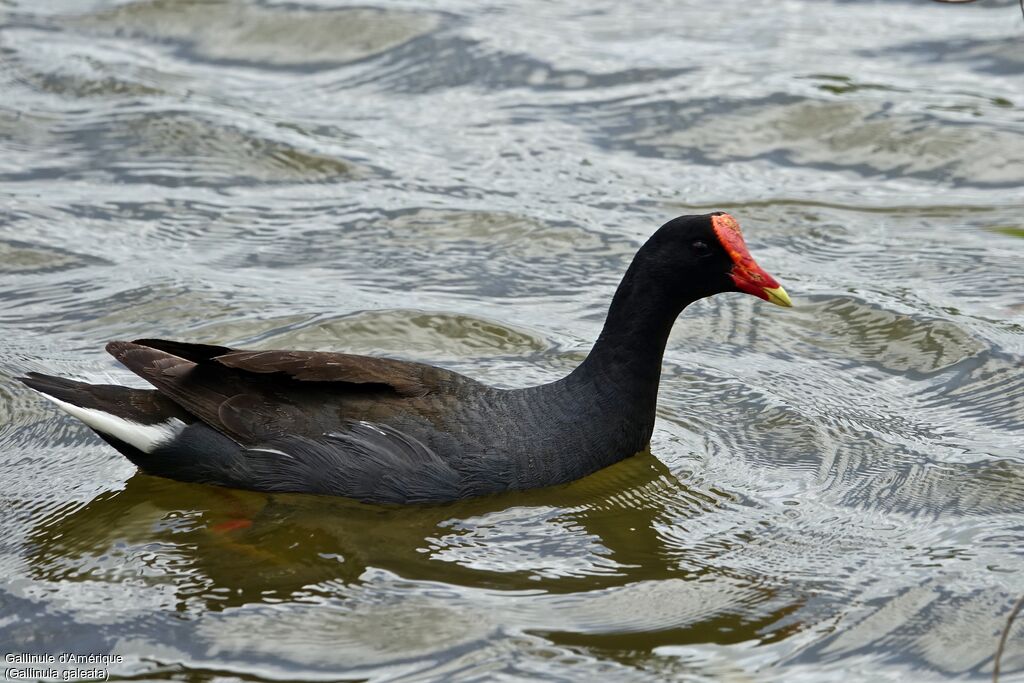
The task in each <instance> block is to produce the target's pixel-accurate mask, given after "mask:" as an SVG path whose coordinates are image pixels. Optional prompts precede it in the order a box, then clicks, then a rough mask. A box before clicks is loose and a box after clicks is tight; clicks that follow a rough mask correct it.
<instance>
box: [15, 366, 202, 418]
mask: <svg viewBox="0 0 1024 683" xmlns="http://www.w3.org/2000/svg"><path fill="white" fill-rule="evenodd" d="M16 379H18V381H20V382H21V383H22V384H24V385H25V386H28V387H30V388H32V389H35V390H36V391H38V392H41V393H44V394H46V395H47V396H52V397H54V398H55V399H58V400H60V401H64V402H65V403H70V404H71V405H75V406H79V407H81V408H89V409H91V410H99V411H101V412H104V413H108V414H110V415H114V416H117V417H122V418H125V419H128V420H131V421H132V422H136V423H138V424H144V425H145V424H159V423H162V422H166V421H167V420H169V419H171V418H172V417H175V418H178V419H179V420H181V421H183V422H186V423H189V422H192V421H193V420H194V418H193V417H192V416H191V415H189V414H188V413H187V412H185V411H184V410H182V409H181V408H179V407H178V406H177V404H175V403H174V401H171V400H170V399H168V398H166V397H164V396H161V395H160V392H158V391H153V390H152V389H133V388H131V387H122V386H117V385H115V384H87V383H85V382H76V381H75V380H71V379H65V378H63V377H53V376H51V375H44V374H42V373H39V372H30V373H28V374H26V375H25V376H24V377H18V378H16Z"/></svg>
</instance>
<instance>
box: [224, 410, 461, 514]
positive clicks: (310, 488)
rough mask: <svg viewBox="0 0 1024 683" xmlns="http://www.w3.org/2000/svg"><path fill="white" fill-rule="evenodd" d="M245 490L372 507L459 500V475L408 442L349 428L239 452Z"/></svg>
mask: <svg viewBox="0 0 1024 683" xmlns="http://www.w3.org/2000/svg"><path fill="white" fill-rule="evenodd" d="M243 461H244V465H243V467H244V468H245V469H247V470H248V476H249V477H250V478H251V479H250V482H249V486H248V487H247V488H255V489H258V490H261V491H268V490H271V491H282V492H284V491H293V492H294V491H305V492H310V493H322V494H328V495H342V496H346V497H349V498H354V499H356V500H362V501H367V502H378V503H428V502H439V501H444V500H452V499H454V498H458V497H459V493H460V488H459V484H460V480H461V475H460V474H459V472H457V471H456V470H455V469H454V468H453V467H452V466H451V465H450V464H449V463H448V462H446V461H445V460H444V459H443V458H441V457H440V456H439V455H438V454H437V453H435V452H434V451H433V450H431V449H430V448H428V447H427V446H426V445H424V444H423V443H422V442H420V441H418V440H417V439H415V438H414V437H412V436H410V435H408V434H405V433H403V432H401V431H399V430H397V429H394V428H392V427H388V426H386V425H380V424H371V423H369V422H355V423H350V424H348V425H346V426H345V427H344V428H342V429H340V430H339V431H336V432H331V433H330V434H324V435H322V436H319V437H315V438H312V437H304V436H295V435H285V436H282V437H281V438H279V439H275V440H271V441H268V442H267V443H266V445H264V446H261V447H259V448H251V449H247V450H246V451H245V452H244V457H243Z"/></svg>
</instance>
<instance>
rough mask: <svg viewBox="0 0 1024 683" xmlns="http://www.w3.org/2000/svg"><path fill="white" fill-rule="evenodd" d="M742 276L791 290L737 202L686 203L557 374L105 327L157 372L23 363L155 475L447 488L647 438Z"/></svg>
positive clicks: (472, 489) (565, 466) (744, 283)
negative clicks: (683, 328)
mask: <svg viewBox="0 0 1024 683" xmlns="http://www.w3.org/2000/svg"><path fill="white" fill-rule="evenodd" d="M736 291H739V292H747V293H748V294H753V295H754V296H758V297H760V298H762V299H765V300H766V301H769V302H771V303H774V304H778V305H780V306H789V305H790V301H789V297H788V296H787V295H786V292H785V290H783V289H782V287H781V286H779V284H778V283H777V282H776V281H775V280H774V279H773V278H772V277H771V276H770V275H768V273H766V272H765V271H764V270H762V269H761V267H760V266H758V265H757V263H755V262H754V259H753V258H752V257H751V256H750V252H749V251H748V250H747V247H746V245H745V244H744V242H743V237H742V235H741V233H740V228H739V225H738V224H737V223H736V221H735V219H733V218H732V217H731V216H729V215H728V214H725V213H713V214H708V215H703V216H682V217H680V218H676V219H674V220H671V221H669V222H668V223H666V224H665V225H663V226H662V227H661V228H660V229H659V230H658V231H657V232H656V233H654V235H653V236H652V237H651V238H650V239H649V240H648V241H647V243H646V244H644V246H643V247H641V248H640V251H638V252H637V254H636V256H635V257H634V258H633V262H632V263H631V264H630V266H629V269H628V270H627V271H626V275H625V276H624V277H623V278H622V282H621V283H620V284H619V287H618V289H617V290H616V292H615V296H614V297H613V298H612V303H611V306H610V308H609V310H608V317H607V319H606V321H605V324H604V329H603V330H602V331H601V335H600V337H598V339H597V343H595V344H594V348H593V349H592V350H591V352H590V354H589V355H588V356H587V358H586V360H584V361H583V362H582V363H581V364H580V365H579V367H577V368H576V369H575V370H573V371H572V372H571V373H570V374H569V375H568V376H567V377H564V378H563V379H560V380H558V381H556V382H552V383H550V384H543V385H540V386H534V387H526V388H523V389H497V388H494V387H490V386H487V385H485V384H481V383H480V382H477V381H476V380H473V379H471V378H469V377H466V376H465V375H460V374H459V373H456V372H452V371H451V370H445V369H443V368H438V367H433V366H430V365H423V364H420V363H412V362H408V361H401V360H392V359H388V358H375V357H369V356H354V355H349V354H344V353H326V352H320V351H242V350H236V349H230V348H227V347H225V346H212V345H207V344H190V343H186V342H176V341H166V340H162V339H140V340H138V341H134V342H123V341H115V342H110V343H109V344H107V351H108V352H110V353H111V354H112V355H113V356H114V357H115V358H117V360H119V361H120V362H121V363H123V364H124V365H126V366H127V367H128V368H129V369H130V370H132V371H133V372H135V373H136V374H138V375H139V376H141V377H142V378H143V379H145V380H146V381H147V382H149V383H150V384H152V385H153V386H154V387H155V389H133V388H129V387H122V386H116V385H99V384H86V383H83V382H76V381H72V380H68V379H63V378H60V377H51V376H48V375H43V374H39V373H34V372H33V373H29V374H28V376H26V377H22V378H19V379H21V381H22V382H24V383H25V384H27V385H28V386H29V387H31V388H33V389H35V390H36V391H39V392H41V393H42V394H43V395H44V396H45V397H46V398H48V399H50V400H51V401H53V402H54V403H56V404H57V405H58V406H60V407H61V408H62V409H63V410H64V411H66V412H68V413H70V414H71V415H73V416H75V417H77V418H78V419H80V420H81V421H82V422H84V423H85V424H86V425H88V426H89V427H90V428H92V429H93V431H95V432H96V433H97V434H99V436H100V437H101V438H102V439H103V440H104V441H106V442H107V443H109V444H110V445H111V446H113V447H114V448H116V449H117V450H118V451H120V452H121V453H122V454H123V455H124V456H125V457H127V458H128V459H129V460H131V461H132V462H133V463H135V464H136V465H137V466H138V467H139V468H140V469H142V470H143V471H144V472H147V473H149V474H153V475H157V476H162V477H170V478H171V479H178V480H181V481H192V482H204V483H209V484H219V485H221V486H231V487H236V488H244V489H254V490H257V491H277V492H285V491H288V492H303V493H318V494H328V495H336V496H347V497H350V498H355V499H358V500H362V501H366V502H374V503H431V502H441V501H448V500H454V499H457V498H468V497H471V496H481V495H485V494H491V493H497V492H501V491H509V490H517V489H529V488H535V487H540V486H549V485H552V484H561V483H565V482H568V481H572V480H574V479H577V478H579V477H582V476H585V475H587V474H590V473H591V472H594V471H596V470H598V469H600V468H602V467H605V466H607V465H610V464H612V463H614V462H617V461H619V460H622V459H623V458H626V457H629V456H631V455H633V454H635V453H637V452H640V451H643V450H644V449H646V448H647V446H648V443H649V441H650V438H651V432H652V431H653V429H654V413H655V404H656V402H657V397H658V382H659V379H660V377H661V359H662V354H663V352H664V349H665V342H666V340H667V339H668V335H669V331H670V330H671V329H672V324H673V322H674V321H675V319H676V317H677V316H678V315H679V313H680V312H681V311H682V310H683V309H684V308H685V307H686V306H687V305H689V304H691V303H693V302H694V301H696V300H697V299H701V298H703V297H706V296H711V295H712V294H719V293H721V292H736Z"/></svg>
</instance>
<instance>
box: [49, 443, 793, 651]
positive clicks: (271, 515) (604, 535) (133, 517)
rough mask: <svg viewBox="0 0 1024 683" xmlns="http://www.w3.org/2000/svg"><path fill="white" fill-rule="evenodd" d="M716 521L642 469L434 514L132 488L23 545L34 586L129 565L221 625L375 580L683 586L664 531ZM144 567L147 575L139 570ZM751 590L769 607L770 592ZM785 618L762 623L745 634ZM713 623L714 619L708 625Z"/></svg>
mask: <svg viewBox="0 0 1024 683" xmlns="http://www.w3.org/2000/svg"><path fill="white" fill-rule="evenodd" d="M713 512H714V504H713V500H711V499H709V498H708V497H707V496H706V495H704V494H702V493H700V492H697V491H695V490H692V489H691V488H690V487H687V486H686V485H685V484H684V483H682V482H680V481H679V480H678V479H677V478H676V477H675V476H673V475H672V473H671V472H670V471H669V470H668V469H667V468H666V467H665V466H664V465H663V464H662V463H661V462H659V461H658V460H657V459H656V458H654V457H653V456H651V455H650V454H649V453H642V454H639V455H637V456H636V457H633V458H629V459H627V460H625V461H623V462H621V463H618V464H617V465H615V466H613V467H610V468H607V469H605V470H602V471H601V472H598V473H597V474H595V475H592V476H590V477H587V478H584V479H582V480H580V481H577V482H573V483H572V484H569V485H566V486H561V487H556V488H551V489H542V490H538V491H532V492H527V493H515V494H507V495H501V496H493V497H488V498H483V499H475V500H470V501H462V502H456V503H451V504H447V505H441V506H433V507H382V506H371V505H365V504H361V503H357V502H353V501H348V500H345V499H340V498H333V497H320V496H310V495H301V494H286V495H280V494H264V493H253V492H248V491H239V490H233V489H225V488H219V487H212V486H203V485H196V484H183V483H180V482H175V481H170V480H166V479H160V478H156V477H150V476H147V475H144V474H136V475H135V476H133V477H132V478H131V479H129V480H128V481H127V482H126V484H125V488H124V489H123V490H121V491H117V492H108V493H104V494H101V495H99V496H97V497H96V498H94V499H93V500H92V501H90V502H89V503H88V504H86V505H85V506H83V507H80V508H78V509H75V510H73V511H70V512H68V511H67V510H66V509H65V510H62V511H57V512H54V513H52V514H51V515H50V516H49V517H48V518H46V519H44V520H42V521H41V522H40V523H39V524H37V525H36V527H35V528H34V529H33V531H32V533H31V535H30V539H29V541H30V549H29V557H30V561H31V570H32V572H33V574H34V575H35V577H36V578H37V579H40V580H51V581H57V580H78V581H86V580H97V579H101V580H110V579H111V576H112V575H111V570H110V569H109V567H108V566H106V567H101V566H102V565H104V562H103V560H104V559H107V560H108V562H107V563H106V564H107V565H109V558H111V557H123V558H133V559H132V560H131V561H127V560H126V561H125V563H123V565H122V567H121V570H120V571H122V572H125V573H126V574H130V575H131V576H132V577H133V578H135V579H138V577H139V575H140V574H141V575H142V580H144V581H149V582H152V583H154V584H157V583H159V584H166V583H168V582H173V583H174V584H175V585H176V587H177V593H176V594H177V595H178V596H179V599H180V601H181V604H180V605H179V609H185V603H186V602H187V601H188V602H189V604H190V605H192V608H195V605H196V603H195V601H196V600H197V599H198V600H200V601H201V602H202V605H203V607H202V609H206V610H210V611H218V610H223V609H226V608H230V607H236V606H241V605H244V604H249V603H258V602H265V603H272V602H288V601H296V600H308V599H310V598H313V597H316V596H318V595H323V596H337V595H339V594H344V593H345V592H346V590H347V589H349V588H351V587H354V586H358V585H359V584H360V583H362V582H364V581H366V580H367V578H366V577H367V572H368V571H371V570H375V569H376V570H385V571H388V572H391V573H393V574H395V575H397V576H399V577H402V578H405V579H409V580H414V581H436V582H442V583H444V584H448V585H457V586H464V587H468V588H484V589H488V590H503V591H523V590H529V591H539V592H543V593H546V594H567V593H574V592H586V591H595V590H600V589H604V588H612V587H615V586H623V585H626V584H631V583H636V582H640V581H645V580H659V579H670V578H671V579H680V578H686V575H685V574H683V573H681V572H680V571H679V569H678V566H677V565H678V557H677V553H678V549H675V552H673V549H672V548H670V547H669V546H668V545H667V544H666V541H665V539H663V538H662V537H661V536H660V535H659V533H658V528H659V525H665V524H670V523H674V524H679V523H680V522H681V521H682V520H685V519H686V518H690V517H694V516H697V515H703V514H712V513H713ZM537 524H540V525H544V526H545V531H544V533H543V535H542V536H541V537H540V538H539V539H538V540H537V547H539V548H540V549H539V550H536V548H535V549H534V551H529V550H528V551H526V552H521V546H520V545H519V541H521V540H522V539H524V538H526V537H530V536H531V534H534V533H535V532H536V529H535V528H532V527H531V525H537ZM496 529H497V532H495V533H490V534H488V533H482V531H481V530H490V531H491V532H494V531H495V530H496ZM510 537H511V538H512V539H513V543H512V546H513V547H512V549H511V550H510V549H509V548H508V547H507V546H508V544H509V538H510ZM527 540H529V539H528V538H527ZM140 557H141V558H142V559H139V558H140ZM503 558H505V559H511V560H513V561H511V562H505V561H503ZM140 562H141V563H142V564H143V565H144V566H145V567H146V569H145V570H144V571H143V570H139V569H138V567H137V566H135V565H138V564H139V563H140ZM133 563H134V565H133ZM116 574H117V571H115V572H114V575H116ZM692 578H696V577H692ZM753 590H755V591H762V592H770V589H767V588H765V587H764V586H763V585H761V586H754V587H753ZM762 597H763V598H764V600H769V599H770V598H771V596H770V595H767V594H765V595H764V596H762ZM744 602H746V603H747V604H750V602H751V601H747V600H745V601H744ZM753 602H756V603H760V602H763V600H760V599H758V600H754V601H753ZM791 609H792V606H790V607H787V608H785V609H783V612H789V611H790V610H791ZM773 611H774V610H773ZM780 616H781V613H779V612H777V611H776V612H775V613H773V614H768V615H762V618H759V619H757V622H758V624H753V625H750V626H751V628H761V627H762V626H764V624H765V623H766V622H771V621H775V620H777V619H778V618H779V617H780ZM747 617H749V615H747ZM721 621H722V615H721V613H719V614H718V615H716V617H715V621H714V623H718V622H721ZM727 621H728V622H729V626H728V628H726V629H724V630H722V629H719V627H717V626H716V627H715V628H714V629H712V631H715V632H717V631H721V632H722V633H725V632H726V631H728V632H730V633H731V635H729V636H728V638H727V640H732V639H734V638H736V637H739V636H742V635H743V634H747V635H750V631H749V630H748V629H746V628H743V629H740V632H737V628H738V627H739V626H740V625H741V624H740V621H741V618H740V617H739V616H737V617H735V618H732V619H729V618H727ZM709 623H711V622H709ZM709 634H710V636H709V637H712V638H714V637H715V635H714V633H711V632H709ZM689 637H693V636H692V634H691V636H689ZM668 640H669V642H671V641H672V638H671V637H669V638H668Z"/></svg>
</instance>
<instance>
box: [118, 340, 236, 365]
mask: <svg viewBox="0 0 1024 683" xmlns="http://www.w3.org/2000/svg"><path fill="white" fill-rule="evenodd" d="M114 343H117V342H114ZM132 343H133V344H137V345H138V346H146V347H149V348H151V349H158V350H160V351H163V352H165V353H169V354H171V355H172V356H177V357H178V358H184V359H185V360H190V361H192V362H193V363H202V362H203V361H208V360H210V359H211V358H215V357H217V356H223V355H224V354H225V353H231V352H232V351H233V350H234V349H231V348H228V347H227V346H215V345H213V344H194V343H191V342H180V341H172V340H170V339H136V340H135V341H133V342H132ZM107 350H108V351H109V350H110V347H109V346H108V347H107Z"/></svg>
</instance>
